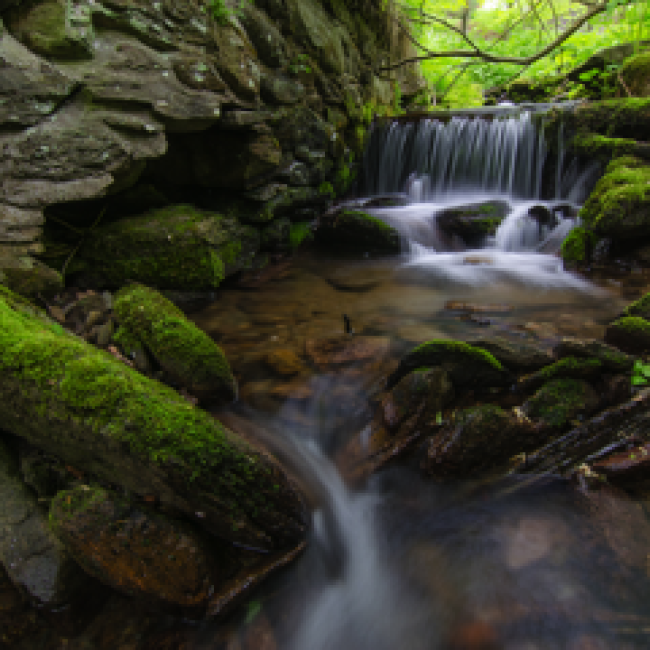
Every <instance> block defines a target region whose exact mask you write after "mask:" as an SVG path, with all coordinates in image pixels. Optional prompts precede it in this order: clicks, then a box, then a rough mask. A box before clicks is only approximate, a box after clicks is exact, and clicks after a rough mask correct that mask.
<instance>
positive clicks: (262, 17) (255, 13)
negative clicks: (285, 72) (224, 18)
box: [241, 4, 286, 68]
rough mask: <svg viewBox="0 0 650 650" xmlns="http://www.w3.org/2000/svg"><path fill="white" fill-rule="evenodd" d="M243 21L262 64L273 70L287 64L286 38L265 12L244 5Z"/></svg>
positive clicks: (249, 5) (250, 5)
mask: <svg viewBox="0 0 650 650" xmlns="http://www.w3.org/2000/svg"><path fill="white" fill-rule="evenodd" d="M241 21H242V24H243V25H244V27H245V28H246V33H247V34H248V35H249V36H250V39H251V41H252V42H253V45H254V46H255V50H256V51H257V53H258V55H259V57H260V60H261V61H262V63H264V64H265V65H267V66H269V67H271V68H279V67H281V66H282V65H284V64H285V63H286V55H285V50H284V48H285V41H284V38H283V37H282V34H281V33H280V30H279V29H278V28H277V26H276V24H275V23H274V22H273V21H271V20H269V18H268V16H267V15H266V14H265V13H264V12H263V11H260V10H259V9H257V8H256V7H255V6H253V5H252V4H248V5H244V6H243V8H242V15H241Z"/></svg>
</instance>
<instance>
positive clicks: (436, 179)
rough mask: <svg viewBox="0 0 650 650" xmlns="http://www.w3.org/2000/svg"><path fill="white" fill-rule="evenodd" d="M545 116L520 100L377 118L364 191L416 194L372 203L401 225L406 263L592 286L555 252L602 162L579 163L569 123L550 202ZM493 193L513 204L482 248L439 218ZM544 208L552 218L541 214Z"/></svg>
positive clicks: (480, 280) (460, 279) (463, 277)
mask: <svg viewBox="0 0 650 650" xmlns="http://www.w3.org/2000/svg"><path fill="white" fill-rule="evenodd" d="M543 123H544V114H543V113H533V112H530V111H527V110H524V111H522V110H520V109H518V108H515V109H514V110H513V109H510V110H509V111H508V112H505V113H504V112H503V111H501V112H499V113H497V114H493V115H491V114H485V115H467V116H458V115H457V116H453V117H451V118H450V119H447V120H446V121H442V120H439V119H435V118H425V119H420V120H417V121H412V122H406V123H402V122H400V121H391V122H387V123H378V124H375V125H374V127H373V130H372V133H371V136H370V141H369V144H368V147H367V149H366V152H365V155H364V159H363V166H362V173H361V178H360V182H359V187H358V190H359V193H360V194H362V195H364V196H373V195H377V194H381V195H385V194H391V193H400V194H402V195H404V194H406V195H407V196H408V197H409V199H410V200H411V201H412V202H411V203H410V204H409V205H405V206H401V207H398V208H376V209H373V210H371V212H372V213H373V214H374V215H375V216H377V217H379V218H381V219H383V220H384V221H385V222H387V223H389V224H390V225H391V226H393V227H394V228H395V229H397V230H398V231H399V232H400V234H401V237H402V242H403V248H404V251H405V252H406V253H407V254H408V255H409V260H408V262H407V264H406V267H407V268H413V267H418V268H420V269H428V271H430V272H431V274H433V275H434V276H435V277H436V279H437V280H440V279H443V280H445V281H448V282H454V283H464V284H472V285H482V284H485V283H490V282H494V281H500V280H508V281H515V282H518V283H523V284H527V285H535V286H544V287H550V286H561V287H566V288H572V289H578V290H588V289H590V287H591V285H589V284H588V283H587V282H585V281H583V280H581V279H579V278H577V277H575V276H573V275H571V274H569V273H567V272H565V271H564V269H563V264H562V262H561V260H560V259H559V258H558V257H557V253H558V252H559V251H560V248H561V246H562V242H563V241H564V239H565V238H566V236H567V235H568V234H569V232H570V231H571V229H572V228H573V227H574V226H575V225H576V224H577V223H578V220H577V217H576V215H577V214H578V211H579V208H580V205H581V203H582V202H583V201H584V200H585V198H586V196H587V194H588V190H589V187H590V186H591V185H592V183H593V181H594V179H595V176H596V174H597V173H598V169H597V168H596V167H595V166H593V165H592V166H589V167H587V169H584V170H583V169H580V167H579V166H578V161H577V160H576V159H575V158H573V157H570V156H569V155H568V148H567V146H566V143H565V133H564V129H563V127H562V126H561V127H560V130H559V133H558V134H557V136H558V147H557V161H556V167H555V169H556V174H555V179H553V180H554V187H553V180H552V181H551V188H550V192H552V193H554V197H553V198H552V199H550V200H542V198H541V197H542V185H543V183H542V175H543V172H544V163H545V161H546V158H547V153H548V147H547V145H546V142H545V140H544V129H543V128H541V127H542V126H543ZM547 191H548V190H547ZM493 201H498V202H500V203H502V204H505V205H506V206H509V209H508V214H507V215H506V216H505V217H504V218H503V220H502V221H501V223H500V225H499V227H498V229H497V231H496V233H495V234H494V235H493V236H489V237H485V238H484V241H483V242H482V246H481V247H480V248H474V250H471V249H470V248H468V246H467V244H466V243H465V242H464V241H463V240H462V239H461V238H460V237H458V236H455V235H453V233H452V234H451V235H450V233H449V232H445V230H444V227H441V225H440V223H439V217H440V215H441V214H442V213H444V212H446V211H447V210H449V209H458V208H463V207H467V206H468V205H479V204H487V203H488V202H493ZM540 213H543V214H545V215H546V218H545V219H540V218H539V214H540ZM475 243H476V242H474V244H475Z"/></svg>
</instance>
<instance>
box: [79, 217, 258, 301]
mask: <svg viewBox="0 0 650 650" xmlns="http://www.w3.org/2000/svg"><path fill="white" fill-rule="evenodd" d="M259 244H260V242H259V234H258V232H257V231H256V230H255V229H254V228H251V227H249V226H244V225H242V224H240V223H239V222H238V221H237V220H236V219H235V218H233V217H227V216H224V215H222V214H220V213H216V212H204V211H201V210H197V209H196V208H194V207H192V206H190V205H176V206H170V207H167V208H163V209H160V210H153V211H151V212H148V213H147V214H144V215H140V216H139V217H132V218H129V219H124V220H120V221H116V222H113V223H111V224H107V225H105V226H101V227H99V228H96V229H95V230H93V231H92V233H90V234H89V235H88V236H87V238H86V239H85V240H84V242H83V245H82V246H81V248H80V249H79V251H78V253H77V255H76V257H75V258H74V259H73V262H72V263H71V265H70V267H69V272H70V273H77V274H81V275H83V276H84V277H85V278H86V279H87V281H88V282H91V283H92V284H94V285H95V286H97V285H99V286H109V287H119V286H122V285H123V284H124V283H125V282H128V281H135V282H143V283H145V284H148V285H151V286H153V287H158V288H161V289H189V290H193V291H196V290H201V289H203V290H210V289H214V288H215V287H217V286H219V284H220V283H221V281H222V280H223V279H224V278H225V277H227V276H229V275H232V274H233V273H236V272H237V271H239V270H240V269H242V268H246V267H248V266H249V265H250V264H251V261H252V259H253V256H254V255H255V253H256V252H257V250H258V249H259Z"/></svg>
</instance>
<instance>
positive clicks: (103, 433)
mask: <svg viewBox="0 0 650 650" xmlns="http://www.w3.org/2000/svg"><path fill="white" fill-rule="evenodd" d="M6 295H7V294H6V293H5V292H2V293H0V373H1V374H2V382H0V418H1V419H2V423H3V427H4V428H6V429H8V430H9V431H11V432H13V433H14V434H16V435H19V436H21V437H22V438H24V439H26V440H28V441H30V442H31V443H32V444H34V445H35V446H37V447H40V448H41V449H44V450H45V451H47V452H49V453H52V454H54V455H56V456H59V457H61V458H63V459H64V460H66V461H67V462H69V463H70V464H71V465H73V466H75V467H79V468H81V469H84V470H86V471H88V472H90V473H92V474H95V475H97V476H99V477H102V478H103V479H105V480H108V481H110V482H112V483H115V484H119V485H122V486H124V487H125V488H127V489H129V490H132V491H133V492H135V493H137V494H140V495H151V494H153V495H156V496H158V497H159V499H160V500H161V502H163V503H164V504H166V505H167V506H168V507H170V508H172V509H175V510H177V511H180V512H183V513H185V514H186V515H188V516H189V517H190V518H192V519H194V520H197V521H198V522H199V523H200V524H201V525H203V526H204V527H205V528H207V529H208V530H210V531H211V532H213V533H214V534H216V535H218V536H220V537H222V538H224V539H228V540H230V541H233V542H236V543H240V544H244V545H247V546H250V547H255V548H258V549H264V550H270V549H279V548H286V547H289V546H293V545H295V544H296V543H297V542H298V541H299V540H300V539H301V538H302V537H303V535H304V532H305V527H306V524H305V513H304V508H303V502H302V499H301V497H300V496H299V494H298V493H297V492H296V490H295V488H294V486H293V485H292V484H291V482H290V481H289V480H288V478H287V477H286V476H285V474H284V473H283V472H282V470H281V469H280V468H279V467H278V466H276V465H275V463H274V462H273V461H272V460H271V459H270V458H269V457H268V456H267V455H266V454H264V453H262V452H260V451H258V450H256V449H255V448H253V447H252V446H251V445H250V444H249V443H247V442H245V441H244V440H242V439H241V438H240V437H239V436H237V435H236V434H234V433H233V432H231V431H229V430H228V429H226V428H225V427H223V426H221V425H220V424H219V423H217V422H216V421H215V420H214V419H213V418H212V417H211V416H210V415H209V414H208V413H206V412H204V411H201V410H200V409H197V408H195V407H193V406H192V405H191V404H189V403H188V402H187V401H186V400H185V399H184V398H182V397H181V396H180V395H178V394H177V393H176V392H175V391H173V390H171V389H170V388H167V387H165V386H163V385H161V384H159V383H157V382H155V381H152V380H150V379H148V378H146V377H144V376H142V375H140V374H138V373H137V372H135V371H133V370H131V369H130V368H128V367H127V366H125V365H123V364H122V363H120V362H119V361H117V360H116V359H114V358H113V357H112V356H111V355H110V354H108V353H107V352H104V351H102V350H98V349H96V348H93V347H92V346H90V345H88V344H87V343H85V342H84V341H82V340H80V339H78V338H77V337H75V336H72V335H70V334H67V333H65V332H63V331H62V330H61V328H60V326H58V325H57V324H54V323H50V322H48V321H47V319H44V318H42V317H41V318H40V319H39V318H37V317H35V316H34V315H32V314H30V313H29V312H28V311H27V310H23V309H22V308H21V305H22V304H23V303H21V302H20V301H19V300H17V299H16V300H13V299H11V298H10V299H6V298H5V296H6Z"/></svg>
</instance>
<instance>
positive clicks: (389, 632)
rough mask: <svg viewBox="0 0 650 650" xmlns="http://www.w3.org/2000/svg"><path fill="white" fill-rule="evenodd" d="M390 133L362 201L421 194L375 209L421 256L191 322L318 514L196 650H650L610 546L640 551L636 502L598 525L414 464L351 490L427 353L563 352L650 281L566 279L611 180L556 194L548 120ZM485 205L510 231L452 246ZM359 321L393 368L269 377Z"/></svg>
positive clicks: (643, 603) (558, 505) (348, 271)
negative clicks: (443, 220)
mask: <svg viewBox="0 0 650 650" xmlns="http://www.w3.org/2000/svg"><path fill="white" fill-rule="evenodd" d="M380 135H381V137H380V136H379V135H377V134H374V135H373V138H372V139H371V142H370V146H369V149H368V153H367V157H368V158H367V159H366V160H365V161H364V171H363V173H364V174H365V177H364V178H365V181H364V182H365V185H364V184H362V187H361V193H362V194H365V195H367V196H370V195H386V194H391V193H394V194H396V195H397V193H399V195H400V196H402V197H403V196H406V197H407V199H408V200H407V201H406V202H405V204H403V205H399V206H396V207H376V208H372V210H371V211H372V213H373V214H374V215H375V216H377V217H379V218H380V219H382V220H383V221H385V222H386V223H389V224H390V225H392V226H394V227H395V228H396V229H398V231H399V232H400V235H401V238H402V242H403V253H402V255H400V256H397V257H394V258H375V257H370V256H368V257H365V258H362V259H358V258H356V259H350V258H346V257H334V256H332V255H325V254H323V253H318V252H314V251H308V252H303V253H300V254H298V255H297V256H296V257H295V258H294V261H293V263H292V264H291V266H289V267H288V268H287V269H286V271H285V272H284V273H283V275H281V276H280V277H278V278H277V279H276V281H274V282H272V283H269V284H267V285H265V286H264V287H263V289H262V290H258V291H251V290H244V289H237V288H234V289H229V290H227V291H224V292H223V293H222V294H221V295H220V296H219V299H218V300H217V301H216V302H215V303H214V304H213V305H211V306H210V307H208V308H206V309H204V310H202V311H201V312H198V313H196V314H194V315H193V319H194V320H195V322H196V323H197V324H198V325H199V326H200V327H201V328H203V329H204V330H205V331H207V332H208V333H209V334H210V335H212V336H213V337H214V338H215V339H216V340H217V342H218V343H219V344H220V345H221V346H222V347H223V348H224V350H225V352H226V354H227V356H228V358H229V359H232V360H233V369H234V372H235V373H236V375H237V378H238V380H239V383H240V387H241V400H240V403H239V404H238V406H237V407H236V408H234V409H233V410H231V411H229V412H227V413H221V414H217V417H219V418H221V419H222V420H223V421H224V422H225V423H226V424H228V425H229V426H232V427H234V428H236V429H237V430H244V431H248V432H249V433H250V434H251V435H253V436H255V435H260V436H262V439H263V442H264V444H266V445H267V446H269V447H270V448H271V449H272V450H273V451H274V452H275V453H276V454H277V455H278V457H279V458H280V459H281V460H282V462H283V464H284V465H285V466H286V467H287V468H288V469H289V471H290V473H292V474H293V476H294V478H296V480H298V481H299V482H300V483H301V484H302V485H303V487H304V488H305V490H306V492H307V494H308V495H309V499H310V501H311V503H312V504H313V506H314V514H313V527H312V530H311V533H310V540H309V544H308V547H307V550H306V552H305V553H304V554H303V555H302V556H301V557H300V558H299V559H298V560H297V561H296V562H295V563H294V564H293V565H292V566H290V567H289V568H288V569H286V570H284V571H283V572H282V573H281V574H280V575H278V576H276V577H274V578H272V579H271V580H270V581H269V582H268V583H267V584H265V585H264V586H263V588H262V589H261V590H260V591H259V592H258V593H257V594H256V596H255V599H254V600H253V602H252V603H249V605H248V608H247V609H246V611H245V612H244V613H243V614H240V615H237V616H235V617H234V618H232V619H231V621H230V623H229V625H230V627H229V628H228V630H229V633H228V634H229V635H224V632H223V629H222V627H220V626H221V625H222V624H221V623H220V624H219V625H216V624H214V623H212V624H209V623H208V624H204V625H203V626H202V627H201V628H200V629H198V630H197V631H196V635H195V638H194V641H193V644H194V645H193V646H192V647H196V648H199V649H202V648H206V649H207V648H228V649H229V650H236V649H240V648H243V649H245V650H248V649H250V650H252V649H255V650H275V649H276V648H277V649H282V650H335V649H337V650H397V649H403V650H420V649H422V650H425V649H427V650H434V649H437V648H440V649H449V650H462V649H465V650H470V649H474V650H478V649H484V650H487V649H505V650H545V649H549V650H550V649H558V648H566V649H567V650H592V649H593V650H605V649H612V650H613V649H617V650H620V649H624V648H647V647H648V640H647V638H648V637H647V634H648V628H649V627H650V609H649V608H648V605H647V603H648V602H650V600H649V599H648V596H650V589H649V586H648V580H647V575H646V574H647V567H643V568H642V569H643V570H641V571H638V570H637V568H638V567H636V565H634V566H633V565H632V564H629V563H627V560H626V558H627V556H625V555H624V554H620V553H618V552H612V550H611V548H612V547H611V545H608V542H611V538H612V536H614V537H616V535H617V534H619V535H623V536H624V538H625V539H624V540H623V544H622V545H623V547H625V548H628V547H629V548H628V550H629V553H630V554H632V555H633V554H634V552H635V549H634V544H635V542H634V539H635V536H636V533H635V528H634V523H633V521H632V522H630V521H628V518H626V516H625V513H626V512H627V511H626V508H628V509H629V507H631V506H625V505H620V504H618V505H616V506H615V507H614V510H613V511H612V510H611V509H609V510H608V508H607V507H605V506H603V507H602V508H600V509H599V510H596V511H595V510H594V509H593V507H591V506H590V505H589V504H588V503H586V501H585V500H584V498H582V496H581V495H580V493H579V492H578V491H577V490H575V488H574V487H573V486H571V485H569V484H568V483H567V482H566V481H563V480H561V479H559V478H552V477H550V478H547V479H545V480H544V481H542V482H536V483H534V484H527V483H526V482H525V481H524V480H523V479H521V478H518V477H516V476H511V477H509V478H505V479H500V480H498V481H496V480H495V481H487V480H484V481H479V480H476V479H475V478H474V477H472V476H468V477H467V480H464V481H462V482H459V483H455V484H448V483H446V484H438V483H436V482H434V481H433V480H431V479H427V478H425V477H424V476H423V475H422V474H421V472H420V471H419V468H418V466H417V465H416V464H413V463H411V464H409V463H408V462H407V463H403V464H398V465H389V466H387V467H386V468H384V469H382V470H381V471H379V472H377V473H375V474H374V475H372V476H371V477H370V478H369V479H368V480H363V481H359V480H355V479H354V478H353V474H352V473H351V472H350V458H351V457H354V456H355V454H357V455H359V454H361V455H363V452H364V449H367V445H368V440H367V437H366V436H367V427H366V425H367V422H368V418H369V410H368V409H369V407H368V395H369V394H372V391H373V387H376V385H377V382H378V381H380V380H381V378H382V377H385V376H386V374H387V372H388V371H390V369H391V368H394V364H395V363H396V361H397V360H398V359H399V358H400V356H401V355H403V354H404V353H405V352H406V351H408V350H409V349H411V348H412V347H414V346H415V345H417V344H419V343H422V342H424V341H427V340H430V339H433V338H454V339H459V340H469V341H471V340H475V339H480V338H481V337H489V336H495V335H498V336H502V337H505V338H511V339H512V340H534V341H537V342H539V343H541V344H543V345H548V346H549V348H550V347H551V346H552V344H553V342H554V341H557V339H558V337H560V336H565V335H569V336H579V337H593V338H602V335H603V333H604V328H605V326H606V324H607V323H608V322H609V321H611V320H612V318H613V317H614V316H615V315H616V314H617V313H619V312H620V311H621V309H622V307H623V306H624V305H625V304H626V302H629V300H630V299H632V298H633V297H637V296H638V295H641V294H642V293H644V292H645V291H647V290H648V288H649V285H650V275H647V274H646V273H645V271H643V270H640V269H639V270H637V271H638V272H636V273H633V274H631V275H630V274H627V275H625V276H624V277H619V278H612V277H605V278H597V277H595V276H594V277H592V278H590V279H587V278H584V277H580V276H578V275H575V274H573V273H570V272H568V271H565V270H564V268H563V265H562V262H561V260H560V259H559V257H558V256H557V252H558V251H559V248H560V245H561V243H562V240H563V239H564V237H565V236H566V235H567V233H568V232H569V230H570V229H571V228H572V227H573V226H574V225H575V223H576V221H575V214H576V213H577V209H578V208H579V205H580V204H581V202H582V201H583V200H584V198H585V196H586V193H587V191H588V187H589V178H590V177H592V176H593V170H591V169H586V170H582V171H580V170H576V168H575V165H572V164H571V163H570V162H567V163H566V165H565V167H566V169H567V173H569V175H570V178H569V180H568V181H567V180H566V179H562V178H560V177H558V180H557V183H556V185H557V191H556V196H555V197H554V198H553V199H546V200H543V201H542V200H541V198H540V191H541V190H540V188H541V184H542V183H541V173H542V161H543V152H544V151H545V145H544V142H543V138H542V137H541V136H540V134H539V132H538V131H537V130H536V129H535V128H534V125H533V123H532V121H531V119H530V116H529V114H527V113H524V114H522V115H515V116H512V117H508V118H506V119H504V120H494V121H492V122H487V121H485V120H471V119H468V118H463V119H456V118H455V119H454V120H452V122H450V123H448V124H442V123H440V122H437V121H432V122H431V123H422V124H420V125H419V126H413V125H406V126H399V127H398V126H394V125H393V126H390V127H387V128H386V129H385V133H383V134H380ZM435 143H437V144H436V146H434V144H435ZM562 155H563V154H562ZM560 163H562V161H560ZM423 166H424V170H423ZM559 167H560V168H562V164H560V165H559ZM563 187H564V188H566V187H568V188H569V189H568V190H566V189H562V188H563ZM487 200H499V201H504V202H506V203H507V204H508V206H509V208H508V215H507V216H506V218H505V219H504V220H503V222H502V223H501V225H500V226H499V229H498V230H497V231H496V233H495V234H494V235H493V236H491V237H487V238H486V239H485V241H484V242H483V244H482V245H481V246H480V247H477V248H471V247H463V246H460V247H459V246H457V245H455V244H454V245H452V246H451V247H450V245H449V240H448V239H447V240H446V239H445V238H444V237H442V236H441V235H440V232H439V229H438V228H437V224H436V220H437V215H439V214H440V213H441V212H442V211H443V210H445V209H448V208H449V207H455V206H459V205H463V204H467V203H480V202H484V201H487ZM534 205H543V206H544V207H545V208H547V209H548V211H549V213H550V214H553V215H554V217H555V218H554V220H553V222H552V223H551V224H550V225H545V226H541V225H540V224H539V222H538V221H535V220H534V219H532V218H531V217H530V208H531V207H533V206H534ZM566 206H569V208H571V209H570V210H568V211H567V209H566ZM567 213H568V214H570V215H573V216H572V217H571V216H566V214H567ZM468 305H470V306H474V307H473V308H469V307H468ZM344 315H345V316H346V317H347V319H348V321H349V323H350V325H351V327H352V330H353V333H352V334H351V336H359V335H363V336H370V337H375V339H376V340H384V341H386V342H387V345H388V349H389V350H390V353H389V354H388V355H387V356H386V358H382V359H380V358H377V359H376V360H372V362H368V360H366V361H365V363H363V364H357V365H355V364H352V363H348V364H342V365H336V364H331V363H329V362H328V360H327V359H324V360H321V361H320V362H319V361H318V359H317V360H316V361H317V362H316V363H315V364H314V363H313V364H311V365H308V364H305V365H304V366H303V367H300V368H296V369H294V370H292V371H291V372H289V371H286V372H285V371H283V370H282V368H281V364H275V365H274V364H273V363H269V362H268V358H269V354H270V353H272V352H276V353H277V354H276V358H279V359H282V358H283V355H285V356H286V355H288V354H294V355H295V356H297V357H304V354H305V349H306V346H307V349H308V348H309V342H310V341H317V340H319V339H323V338H328V337H333V336H337V335H342V334H343V333H344ZM313 360H314V359H313V358H312V361H313ZM391 364H392V365H391ZM314 365H315V366H316V369H314ZM364 427H366V429H364ZM262 430H264V432H265V433H260V432H261V431H262ZM633 506H634V507H636V508H639V507H640V506H638V505H637V504H633ZM619 507H620V508H621V510H620V512H622V513H624V514H623V515H622V519H621V523H620V525H619V521H618V519H617V518H616V517H615V516H614V514H615V513H618V512H619V510H618V508H619ZM642 516H643V515H642ZM619 526H620V527H619ZM626 545H627V546H626ZM614 547H615V548H620V545H619V546H618V547H617V546H616V544H614ZM641 554H642V556H643V557H645V555H644V552H643V549H641Z"/></svg>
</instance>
